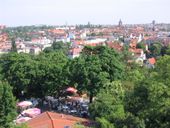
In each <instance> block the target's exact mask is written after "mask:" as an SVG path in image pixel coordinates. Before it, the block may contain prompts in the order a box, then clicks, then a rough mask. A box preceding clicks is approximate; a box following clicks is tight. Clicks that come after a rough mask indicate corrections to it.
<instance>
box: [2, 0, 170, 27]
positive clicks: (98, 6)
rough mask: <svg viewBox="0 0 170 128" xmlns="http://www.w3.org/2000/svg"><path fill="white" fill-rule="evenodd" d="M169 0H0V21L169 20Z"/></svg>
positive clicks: (61, 23) (85, 22) (116, 21)
mask: <svg viewBox="0 0 170 128" xmlns="http://www.w3.org/2000/svg"><path fill="white" fill-rule="evenodd" d="M169 6H170V0H0V24H5V25H7V26H21V25H41V24H46V25H64V24H66V23H67V24H68V25H75V24H87V23H88V22H90V23H91V24H118V21H119V20H120V19H121V20H122V22H123V24H142V23H151V22H152V20H155V21H156V22H157V23H170V15H169V12H170V7H169Z"/></svg>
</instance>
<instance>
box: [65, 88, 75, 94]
mask: <svg viewBox="0 0 170 128" xmlns="http://www.w3.org/2000/svg"><path fill="white" fill-rule="evenodd" d="M66 91H67V92H72V93H76V92H77V89H75V88H73V87H69V88H67V89H66Z"/></svg>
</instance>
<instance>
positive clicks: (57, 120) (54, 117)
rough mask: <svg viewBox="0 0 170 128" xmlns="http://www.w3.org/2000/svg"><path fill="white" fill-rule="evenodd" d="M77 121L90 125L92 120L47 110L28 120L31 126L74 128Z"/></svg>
mask: <svg viewBox="0 0 170 128" xmlns="http://www.w3.org/2000/svg"><path fill="white" fill-rule="evenodd" d="M77 123H82V124H87V125H88V123H90V121H89V120H87V119H84V118H79V117H74V116H71V115H65V114H59V113H54V112H48V111H47V112H44V113H42V114H40V115H38V116H37V117H35V118H33V119H31V120H29V121H27V122H26V124H27V125H28V127H29V128H72V126H74V125H75V124H77Z"/></svg>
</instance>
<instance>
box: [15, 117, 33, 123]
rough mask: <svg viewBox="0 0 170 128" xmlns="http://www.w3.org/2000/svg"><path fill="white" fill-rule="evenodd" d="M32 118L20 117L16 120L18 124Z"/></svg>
mask: <svg viewBox="0 0 170 128" xmlns="http://www.w3.org/2000/svg"><path fill="white" fill-rule="evenodd" d="M30 119H32V118H30V117H20V118H19V119H17V120H16V123H17V124H21V123H25V122H26V121H28V120H30Z"/></svg>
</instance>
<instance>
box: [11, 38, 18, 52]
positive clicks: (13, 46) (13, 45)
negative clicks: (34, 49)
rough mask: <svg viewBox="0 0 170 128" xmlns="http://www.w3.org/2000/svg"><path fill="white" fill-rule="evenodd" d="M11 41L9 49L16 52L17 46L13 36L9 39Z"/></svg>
mask: <svg viewBox="0 0 170 128" xmlns="http://www.w3.org/2000/svg"><path fill="white" fill-rule="evenodd" d="M11 41H12V42H11V43H12V48H11V51H12V52H17V46H16V43H15V39H14V38H12V40H11Z"/></svg>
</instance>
